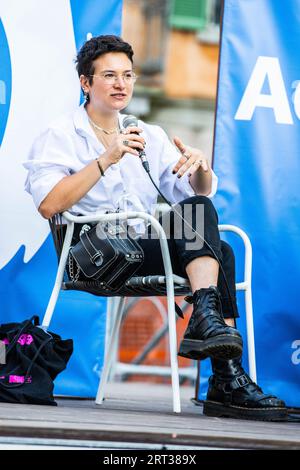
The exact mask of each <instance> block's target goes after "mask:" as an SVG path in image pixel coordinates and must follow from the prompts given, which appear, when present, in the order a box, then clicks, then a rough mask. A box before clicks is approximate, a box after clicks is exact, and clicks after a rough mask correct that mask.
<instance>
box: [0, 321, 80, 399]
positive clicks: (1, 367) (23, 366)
mask: <svg viewBox="0 0 300 470" xmlns="http://www.w3.org/2000/svg"><path fill="white" fill-rule="evenodd" d="M38 325H39V318H38V317H37V316H33V317H32V318H30V319H29V320H25V321H23V322H21V323H6V324H2V325H0V340H1V341H2V342H4V344H5V346H6V354H5V355H6V357H5V362H6V363H5V364H0V402H9V403H31V404H33V403H34V404H38V405H54V406H55V405H56V402H55V401H54V398H53V388H54V384H53V380H54V379H55V377H56V376H57V375H58V374H59V373H60V372H61V371H63V370H64V369H65V368H66V365H67V363H68V360H69V359H70V356H71V354H72V352H73V341H72V340H71V339H67V340H62V339H61V337H60V336H59V335H57V334H55V333H51V332H46V331H44V330H43V329H42V328H41V327H39V326H38Z"/></svg>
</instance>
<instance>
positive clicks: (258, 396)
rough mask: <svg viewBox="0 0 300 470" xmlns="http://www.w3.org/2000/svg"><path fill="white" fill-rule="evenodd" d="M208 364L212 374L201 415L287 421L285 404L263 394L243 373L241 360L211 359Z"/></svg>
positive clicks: (272, 396)
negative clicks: (210, 363)
mask: <svg viewBox="0 0 300 470" xmlns="http://www.w3.org/2000/svg"><path fill="white" fill-rule="evenodd" d="M211 362H212V369H213V375H212V376H211V377H210V378H209V386H208V392H207V397H206V401H205V402H204V405H203V414H205V415H207V416H218V417H226V418H239V419H254V420H262V421H283V420H286V418H287V415H288V410H287V408H286V406H285V403H284V401H282V400H280V399H279V398H277V397H275V396H274V395H265V394H264V393H263V391H262V389H261V388H260V387H259V386H258V385H256V383H255V382H252V380H251V379H250V377H249V375H248V374H246V372H245V371H244V369H243V367H242V363H241V358H236V359H230V360H227V361H224V360H221V359H212V361H211Z"/></svg>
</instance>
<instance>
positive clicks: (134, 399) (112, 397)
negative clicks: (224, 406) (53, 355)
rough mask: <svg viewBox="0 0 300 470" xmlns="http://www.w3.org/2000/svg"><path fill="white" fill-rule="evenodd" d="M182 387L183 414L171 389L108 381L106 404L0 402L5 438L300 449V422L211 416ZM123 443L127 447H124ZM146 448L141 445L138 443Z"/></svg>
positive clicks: (1, 431) (191, 391) (62, 400)
mask: <svg viewBox="0 0 300 470" xmlns="http://www.w3.org/2000/svg"><path fill="white" fill-rule="evenodd" d="M193 395H194V389H193V388H191V387H181V403H182V413H181V414H174V413H173V412H172V396H171V387H170V386H167V385H156V384H145V383H139V382H135V383H113V384H110V385H109V387H108V390H107V394H106V400H105V402H104V404H103V405H101V406H97V405H96V404H95V402H94V401H93V400H82V399H74V398H73V399H71V398H58V399H57V402H58V406H57V407H52V406H49V407H48V406H38V405H19V404H18V405H14V404H9V403H0V441H1V437H2V438H5V439H7V437H8V436H10V437H11V438H18V439H19V441H20V439H22V438H23V439H24V441H25V440H26V441H28V439H29V440H30V439H32V440H34V439H35V440H36V439H47V440H49V442H51V441H53V442H54V440H59V439H63V440H70V441H71V440H72V441H73V442H74V441H78V442H83V441H85V442H88V441H89V442H94V443H98V444H99V445H101V442H105V443H106V448H107V442H111V443H112V444H113V445H114V448H116V446H117V445H118V443H122V448H123V449H124V448H126V443H128V448H131V447H130V443H131V444H132V443H135V444H139V445H140V446H142V445H145V447H146V446H149V445H157V446H162V447H161V448H164V446H165V448H168V446H176V448H178V449H180V448H182V447H185V446H189V447H190V448H195V449H196V448H208V449H216V448H217V449H253V450H256V449H282V450H284V449H286V450H292V449H300V423H298V422H284V423H282V422H275V423H274V422H263V421H250V420H236V419H225V418H210V417H206V416H204V415H203V414H202V407H201V406H195V405H194V404H193V403H192V401H191V398H192V397H193ZM124 445H125V447H124ZM140 448H143V447H140Z"/></svg>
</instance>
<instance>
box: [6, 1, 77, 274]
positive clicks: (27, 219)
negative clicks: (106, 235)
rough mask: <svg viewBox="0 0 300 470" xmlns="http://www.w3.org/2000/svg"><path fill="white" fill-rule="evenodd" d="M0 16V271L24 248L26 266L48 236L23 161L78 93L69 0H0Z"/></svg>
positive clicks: (46, 224) (46, 225)
mask: <svg viewBox="0 0 300 470" xmlns="http://www.w3.org/2000/svg"><path fill="white" fill-rule="evenodd" d="M0 12H1V25H0V44H1V48H0V51H1V52H0V54H1V57H0V60H1V64H2V60H3V59H4V62H3V63H4V64H6V65H5V67H4V68H3V66H2V65H1V66H0V73H1V75H0V103H1V104H0V113H1V114H0V117H1V124H0V142H1V148H0V201H1V202H0V217H1V231H0V246H1V249H0V269H1V268H3V267H4V266H5V265H6V264H7V263H8V262H9V261H10V260H11V259H12V258H13V257H14V255H15V254H16V253H17V251H18V250H19V249H20V248H21V247H23V246H24V247H25V253H24V262H28V261H29V260H30V259H31V258H32V257H33V256H34V254H35V253H36V252H37V251H38V250H39V248H40V247H41V245H42V244H43V243H44V241H45V239H46V237H47V236H48V233H49V227H48V223H47V221H45V220H43V219H42V218H41V216H40V215H39V214H38V212H37V210H36V208H35V206H34V205H33V202H32V198H31V196H30V195H29V194H27V193H26V192H25V190H24V182H25V178H26V171H25V169H24V168H23V166H22V162H23V161H24V160H26V159H27V155H28V152H29V150H30V146H31V144H32V142H33V140H34V138H35V137H36V136H37V135H38V134H39V133H40V132H41V131H42V130H43V128H45V127H46V126H47V125H48V124H49V122H50V121H51V120H53V119H55V118H56V117H58V116H59V115H61V114H63V113H65V112H66V110H69V111H72V109H74V108H75V107H76V106H77V105H78V103H79V94H80V89H79V86H78V78H77V75H76V71H75V67H74V57H75V54H76V46H75V39H74V30H73V21H72V12H71V8H70V3H69V1H61V0H51V2H41V1H40V0H24V1H22V2H20V1H19V0H10V2H7V1H6V0H0ZM9 55H10V62H11V98H10V97H9V90H10V82H9V77H8V75H9V73H8V71H9V69H10V67H8V64H7V61H8V57H9ZM5 61H6V62H5ZM3 70H6V75H2V73H3ZM9 101H10V103H9ZM8 108H9V109H8ZM2 118H3V119H2ZM1 132H2V134H1Z"/></svg>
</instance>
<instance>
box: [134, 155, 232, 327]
mask: <svg viewBox="0 0 300 470" xmlns="http://www.w3.org/2000/svg"><path fill="white" fill-rule="evenodd" d="M143 163H144V162H143ZM147 164H148V162H147ZM143 168H144V169H145V171H146V173H147V175H148V176H149V178H150V181H151V182H152V184H153V186H154V187H155V189H156V191H157V192H158V194H159V195H160V196H161V198H162V199H163V200H164V201H165V202H166V203H167V204H168V205H169V206H170V207H171V209H172V210H173V211H174V212H175V214H177V215H178V216H179V217H180V219H181V220H182V221H183V223H184V224H186V225H187V226H188V227H189V228H190V229H191V230H192V232H194V233H195V235H196V236H198V237H199V238H200V240H201V241H202V242H203V243H204V244H205V245H206V246H207V248H208V249H209V250H210V251H211V253H212V254H213V256H214V258H215V260H216V261H217V263H218V264H219V268H220V271H221V273H222V276H223V279H224V282H225V286H226V290H227V292H228V296H229V299H230V303H231V307H232V311H233V312H234V310H235V309H234V303H233V299H232V295H231V292H230V289H229V286H228V281H227V278H226V274H225V272H224V269H223V266H222V264H221V261H220V260H219V258H218V256H217V254H216V252H215V250H214V249H213V247H212V246H211V245H210V244H209V243H208V241H206V240H205V238H204V237H202V235H200V233H198V232H197V230H195V229H194V228H193V227H192V226H191V225H190V223H189V222H188V221H187V220H186V219H185V218H184V217H183V216H182V215H181V214H180V213H179V212H178V211H177V210H176V208H175V207H174V206H172V204H171V203H170V201H168V199H167V198H166V197H165V196H164V195H163V193H162V192H161V191H160V189H159V188H158V187H157V185H156V183H155V181H154V180H153V178H152V175H151V173H150V168H149V164H148V165H147V167H146V165H144V164H143ZM233 318H234V324H235V326H236V320H235V317H233Z"/></svg>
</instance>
